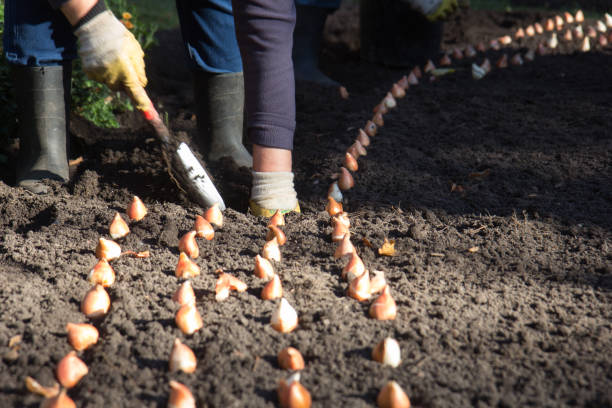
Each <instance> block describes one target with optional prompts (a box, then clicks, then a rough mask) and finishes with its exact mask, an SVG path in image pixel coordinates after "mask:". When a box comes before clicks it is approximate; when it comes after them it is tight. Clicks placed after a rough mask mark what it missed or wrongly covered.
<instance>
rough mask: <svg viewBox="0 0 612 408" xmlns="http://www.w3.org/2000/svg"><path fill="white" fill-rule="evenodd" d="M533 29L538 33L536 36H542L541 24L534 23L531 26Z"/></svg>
mask: <svg viewBox="0 0 612 408" xmlns="http://www.w3.org/2000/svg"><path fill="white" fill-rule="evenodd" d="M533 27H534V28H535V31H536V33H538V34H543V33H544V27H542V24H540V23H535V24H534V25H533Z"/></svg>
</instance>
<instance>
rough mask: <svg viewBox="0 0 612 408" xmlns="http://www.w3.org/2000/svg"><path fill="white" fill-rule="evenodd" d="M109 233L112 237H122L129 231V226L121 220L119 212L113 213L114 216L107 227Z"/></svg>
mask: <svg viewBox="0 0 612 408" xmlns="http://www.w3.org/2000/svg"><path fill="white" fill-rule="evenodd" d="M109 233H110V236H111V238H112V239H119V238H123V237H125V236H126V235H127V234H129V233H130V227H128V225H127V223H126V222H125V221H123V218H121V215H119V213H115V217H114V218H113V221H112V222H111V225H110V227H109Z"/></svg>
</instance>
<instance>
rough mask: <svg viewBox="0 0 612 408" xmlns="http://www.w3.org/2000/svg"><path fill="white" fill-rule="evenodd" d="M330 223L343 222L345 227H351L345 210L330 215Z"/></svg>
mask: <svg viewBox="0 0 612 408" xmlns="http://www.w3.org/2000/svg"><path fill="white" fill-rule="evenodd" d="M332 223H333V224H337V223H340V224H344V226H345V227H346V228H350V227H351V220H350V218H349V216H348V213H347V212H341V213H338V214H336V215H334V216H333V217H332Z"/></svg>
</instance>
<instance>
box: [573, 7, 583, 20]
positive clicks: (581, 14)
mask: <svg viewBox="0 0 612 408" xmlns="http://www.w3.org/2000/svg"><path fill="white" fill-rule="evenodd" d="M574 20H576V22H577V23H582V22H584V13H583V12H582V10H578V11H577V12H576V16H575V17H574Z"/></svg>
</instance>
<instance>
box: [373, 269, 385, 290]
mask: <svg viewBox="0 0 612 408" xmlns="http://www.w3.org/2000/svg"><path fill="white" fill-rule="evenodd" d="M385 286H387V280H386V279H385V273H384V272H383V271H374V277H373V278H372V279H370V293H371V294H374V293H378V292H380V291H382V290H384V289H385Z"/></svg>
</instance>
